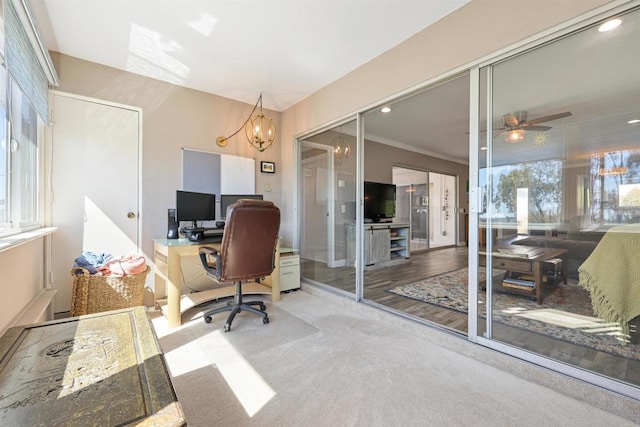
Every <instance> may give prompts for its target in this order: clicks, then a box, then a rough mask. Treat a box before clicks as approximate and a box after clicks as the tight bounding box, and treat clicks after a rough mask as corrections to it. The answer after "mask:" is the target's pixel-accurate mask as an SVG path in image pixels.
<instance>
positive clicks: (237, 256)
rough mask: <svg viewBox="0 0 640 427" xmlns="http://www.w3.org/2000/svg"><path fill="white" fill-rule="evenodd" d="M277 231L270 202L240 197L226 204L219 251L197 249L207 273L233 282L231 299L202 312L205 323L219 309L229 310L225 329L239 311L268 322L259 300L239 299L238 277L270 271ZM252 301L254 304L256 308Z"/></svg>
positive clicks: (277, 218) (276, 218)
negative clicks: (212, 261)
mask: <svg viewBox="0 0 640 427" xmlns="http://www.w3.org/2000/svg"><path fill="white" fill-rule="evenodd" d="M279 231H280V209H278V207H277V206H276V205H274V204H273V203H271V202H268V201H264V200H249V199H241V200H238V201H237V202H236V203H234V204H232V205H231V206H229V207H228V208H227V213H226V225H225V227H224V234H223V236H222V243H221V245H220V251H217V250H216V249H214V248H211V247H202V248H200V250H199V252H200V261H202V265H203V266H204V268H205V271H206V272H207V275H208V276H209V277H211V278H212V279H213V280H215V281H216V282H218V283H219V284H221V285H222V284H225V286H227V285H228V284H229V283H230V282H235V293H234V300H233V302H231V301H229V302H228V303H227V304H225V305H223V306H221V307H217V308H215V309H213V310H210V311H208V312H206V313H205V314H204V321H205V322H206V323H210V322H211V316H213V315H214V314H216V313H221V312H223V311H230V312H231V314H229V317H228V318H227V322H226V323H225V324H224V331H225V332H228V331H230V330H231V322H233V319H234V317H235V316H236V314H238V313H240V312H241V311H250V312H252V313H255V314H258V315H260V316H262V322H263V323H264V324H267V323H269V317H268V315H267V313H266V312H265V310H266V306H265V305H264V303H263V302H262V301H249V302H243V301H242V281H247V280H255V279H258V280H260V279H261V278H264V277H265V276H268V275H270V274H271V273H272V272H273V269H274V266H275V251H276V244H277V241H278V232H279ZM210 259H213V260H215V264H210V263H209V261H210ZM253 305H258V306H259V308H260V310H258V309H256V308H254V307H252V306H253Z"/></svg>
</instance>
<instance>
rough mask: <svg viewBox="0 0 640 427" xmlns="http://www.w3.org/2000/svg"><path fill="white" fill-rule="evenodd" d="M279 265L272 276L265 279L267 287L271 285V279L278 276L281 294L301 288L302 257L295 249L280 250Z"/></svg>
mask: <svg viewBox="0 0 640 427" xmlns="http://www.w3.org/2000/svg"><path fill="white" fill-rule="evenodd" d="M279 255H280V256H279V260H280V262H279V264H278V265H276V268H275V269H274V270H273V273H272V274H271V276H269V277H266V278H265V279H264V283H265V284H266V285H270V284H271V277H273V276H274V275H278V277H279V278H280V292H285V291H290V290H293V289H299V288H300V256H299V255H298V254H296V253H294V251H293V249H289V248H280V254H279Z"/></svg>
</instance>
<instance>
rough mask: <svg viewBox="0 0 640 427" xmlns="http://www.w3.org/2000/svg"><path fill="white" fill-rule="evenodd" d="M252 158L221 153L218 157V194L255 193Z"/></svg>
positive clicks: (254, 174) (254, 166)
mask: <svg viewBox="0 0 640 427" xmlns="http://www.w3.org/2000/svg"><path fill="white" fill-rule="evenodd" d="M255 191H256V164H255V160H254V159H249V158H247V157H239V156H229V155H227V154H222V155H221V158H220V194H255Z"/></svg>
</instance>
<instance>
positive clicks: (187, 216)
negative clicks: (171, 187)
mask: <svg viewBox="0 0 640 427" xmlns="http://www.w3.org/2000/svg"><path fill="white" fill-rule="evenodd" d="M176 211H177V217H178V221H192V222H193V227H194V228H197V221H215V220H216V195H215V194H208V193H196V192H193V191H181V190H178V191H176Z"/></svg>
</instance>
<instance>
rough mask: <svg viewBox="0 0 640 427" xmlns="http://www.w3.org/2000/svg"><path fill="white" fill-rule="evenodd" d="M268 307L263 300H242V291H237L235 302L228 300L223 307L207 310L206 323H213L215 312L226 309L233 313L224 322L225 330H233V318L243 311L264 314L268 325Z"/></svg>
mask: <svg viewBox="0 0 640 427" xmlns="http://www.w3.org/2000/svg"><path fill="white" fill-rule="evenodd" d="M253 305H257V306H259V308H260V310H258V309H256V308H254V307H252V306H253ZM266 309H267V306H266V305H264V303H263V302H262V301H248V302H242V293H237V292H236V295H235V296H234V301H233V303H232V302H231V301H228V302H227V303H226V304H225V305H223V306H221V307H217V308H214V309H213V310H209V311H207V312H206V313H205V314H204V316H203V317H204V322H205V323H211V320H213V319H212V316H213V315H214V314H217V313H222V312H224V311H230V312H231V314H229V317H228V318H227V322H226V323H225V324H224V331H225V332H229V331H230V330H231V323H232V322H233V319H234V318H235V317H236V314H238V313H240V312H242V311H249V312H251V313H254V314H257V315H259V316H262V323H264V324H265V325H266V324H267V323H269V316H268V315H267V313H266V312H265V310H266Z"/></svg>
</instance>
